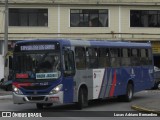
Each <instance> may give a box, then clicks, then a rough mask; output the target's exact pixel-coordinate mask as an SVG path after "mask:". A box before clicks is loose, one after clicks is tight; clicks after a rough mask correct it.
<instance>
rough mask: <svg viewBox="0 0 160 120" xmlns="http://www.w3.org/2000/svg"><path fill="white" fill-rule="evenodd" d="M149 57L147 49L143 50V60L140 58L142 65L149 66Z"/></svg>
mask: <svg viewBox="0 0 160 120" xmlns="http://www.w3.org/2000/svg"><path fill="white" fill-rule="evenodd" d="M147 56H148V52H147V49H141V58H140V63H141V65H147V64H148V58H147Z"/></svg>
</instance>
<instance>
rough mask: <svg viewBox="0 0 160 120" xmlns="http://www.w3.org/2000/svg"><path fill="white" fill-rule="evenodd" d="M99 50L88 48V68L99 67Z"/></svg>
mask: <svg viewBox="0 0 160 120" xmlns="http://www.w3.org/2000/svg"><path fill="white" fill-rule="evenodd" d="M97 51H98V49H97V48H92V47H90V48H86V64H87V67H88V68H97V67H98V53H97Z"/></svg>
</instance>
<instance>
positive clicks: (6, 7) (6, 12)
mask: <svg viewBox="0 0 160 120" xmlns="http://www.w3.org/2000/svg"><path fill="white" fill-rule="evenodd" d="M4 14H5V18H4V19H5V21H4V22H5V24H4V49H3V50H4V52H3V53H4V80H7V78H8V75H9V68H6V62H7V61H6V56H7V53H8V0H5V11H4Z"/></svg>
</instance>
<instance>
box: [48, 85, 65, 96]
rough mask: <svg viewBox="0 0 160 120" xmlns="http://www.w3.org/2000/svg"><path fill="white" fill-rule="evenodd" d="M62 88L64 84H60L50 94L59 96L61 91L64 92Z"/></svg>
mask: <svg viewBox="0 0 160 120" xmlns="http://www.w3.org/2000/svg"><path fill="white" fill-rule="evenodd" d="M62 87H63V85H62V84H60V85H58V86H56V87H55V88H53V89H52V90H51V91H50V93H49V94H57V93H58V92H59V91H61V90H62Z"/></svg>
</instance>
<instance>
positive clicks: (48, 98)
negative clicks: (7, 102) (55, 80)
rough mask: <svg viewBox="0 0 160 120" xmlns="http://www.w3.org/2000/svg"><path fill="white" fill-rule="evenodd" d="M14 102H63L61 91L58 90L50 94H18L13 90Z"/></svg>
mask: <svg viewBox="0 0 160 120" xmlns="http://www.w3.org/2000/svg"><path fill="white" fill-rule="evenodd" d="M13 103H14V104H25V103H53V104H54V103H55V104H63V92H62V91H60V92H58V93H57V94H52V95H18V94H16V93H14V92H13Z"/></svg>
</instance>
